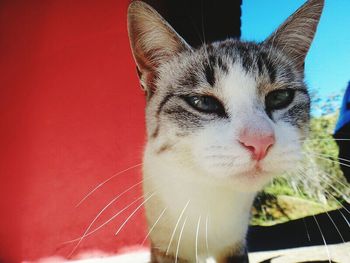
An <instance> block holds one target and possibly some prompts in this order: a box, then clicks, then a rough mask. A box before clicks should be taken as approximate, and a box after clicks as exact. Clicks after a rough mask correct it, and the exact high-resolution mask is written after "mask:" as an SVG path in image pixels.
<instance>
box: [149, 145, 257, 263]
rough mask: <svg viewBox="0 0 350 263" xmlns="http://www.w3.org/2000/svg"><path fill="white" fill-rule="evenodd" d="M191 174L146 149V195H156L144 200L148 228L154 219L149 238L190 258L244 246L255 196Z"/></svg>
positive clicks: (162, 246)
mask: <svg viewBox="0 0 350 263" xmlns="http://www.w3.org/2000/svg"><path fill="white" fill-rule="evenodd" d="M196 172H197V171H195V170H194V169H192V168H188V167H186V165H183V166H181V167H179V166H178V165H177V166H176V165H174V164H172V163H171V162H167V160H166V158H159V156H158V157H156V158H155V157H153V156H152V154H149V153H148V152H147V150H146V154H145V158H144V193H145V198H147V196H149V195H150V194H152V193H155V194H154V195H153V196H152V197H151V198H150V199H149V200H148V202H147V203H146V204H145V206H146V214H147V220H148V225H149V228H152V226H153V225H154V223H155V222H157V224H156V226H155V227H154V228H153V230H152V232H151V235H150V236H151V239H152V242H153V243H154V245H155V246H157V247H158V248H160V249H161V250H162V251H168V253H169V254H170V255H174V256H175V255H176V254H178V256H179V257H180V258H181V257H184V258H192V259H193V260H194V262H195V258H196V257H198V258H205V257H207V256H217V255H220V254H221V253H224V252H226V251H227V250H231V249H239V247H237V246H240V245H243V244H244V240H245V233H246V230H247V226H248V220H249V211H250V207H251V204H252V201H253V199H254V196H255V193H247V192H238V191H237V190H233V189H232V187H231V186H230V185H227V184H226V185H225V184H220V183H218V182H215V181H214V180H215V179H213V178H207V177H205V176H203V175H201V174H197V173H196ZM163 211H165V212H164V213H163ZM160 215H162V217H161V218H160V219H159V216H160Z"/></svg>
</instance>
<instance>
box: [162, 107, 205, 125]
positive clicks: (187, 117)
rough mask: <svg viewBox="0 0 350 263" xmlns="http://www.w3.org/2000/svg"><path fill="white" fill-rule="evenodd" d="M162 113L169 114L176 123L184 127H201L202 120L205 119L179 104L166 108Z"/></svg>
mask: <svg viewBox="0 0 350 263" xmlns="http://www.w3.org/2000/svg"><path fill="white" fill-rule="evenodd" d="M164 113H165V114H167V115H169V116H170V117H171V118H172V119H173V120H174V122H176V123H177V124H178V125H180V126H181V127H186V128H190V127H201V126H203V125H202V123H203V121H205V120H204V119H202V118H201V117H200V116H198V115H196V114H194V113H192V112H190V111H188V110H187V109H185V108H183V107H181V106H177V107H174V108H172V109H167V110H165V111H164Z"/></svg>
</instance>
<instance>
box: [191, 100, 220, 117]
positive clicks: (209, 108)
mask: <svg viewBox="0 0 350 263" xmlns="http://www.w3.org/2000/svg"><path fill="white" fill-rule="evenodd" d="M185 100H186V102H187V103H188V104H189V105H190V106H192V107H193V108H194V109H196V110H198V111H200V112H205V113H215V114H218V115H219V116H222V115H224V114H225V109H224V106H223V105H222V104H221V102H220V101H219V100H217V99H216V98H214V97H211V96H189V97H185Z"/></svg>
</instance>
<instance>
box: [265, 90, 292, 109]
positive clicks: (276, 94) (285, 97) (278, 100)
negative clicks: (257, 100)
mask: <svg viewBox="0 0 350 263" xmlns="http://www.w3.org/2000/svg"><path fill="white" fill-rule="evenodd" d="M294 93H295V91H294V90H292V89H283V90H275V91H271V92H270V93H269V94H267V96H266V98H265V106H266V109H267V110H268V111H272V110H279V109H283V108H286V107H287V106H288V105H289V104H290V103H291V102H292V101H293V99H294Z"/></svg>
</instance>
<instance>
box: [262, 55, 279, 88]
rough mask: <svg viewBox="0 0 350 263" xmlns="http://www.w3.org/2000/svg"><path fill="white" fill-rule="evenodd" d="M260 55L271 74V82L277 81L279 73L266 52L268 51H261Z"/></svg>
mask: <svg viewBox="0 0 350 263" xmlns="http://www.w3.org/2000/svg"><path fill="white" fill-rule="evenodd" d="M260 57H261V59H262V61H263V62H264V65H265V68H266V70H267V73H268V74H269V78H270V82H271V83H274V82H275V81H276V75H277V72H276V68H275V66H274V65H273V63H272V62H271V61H270V59H269V58H268V55H267V54H266V52H260Z"/></svg>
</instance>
